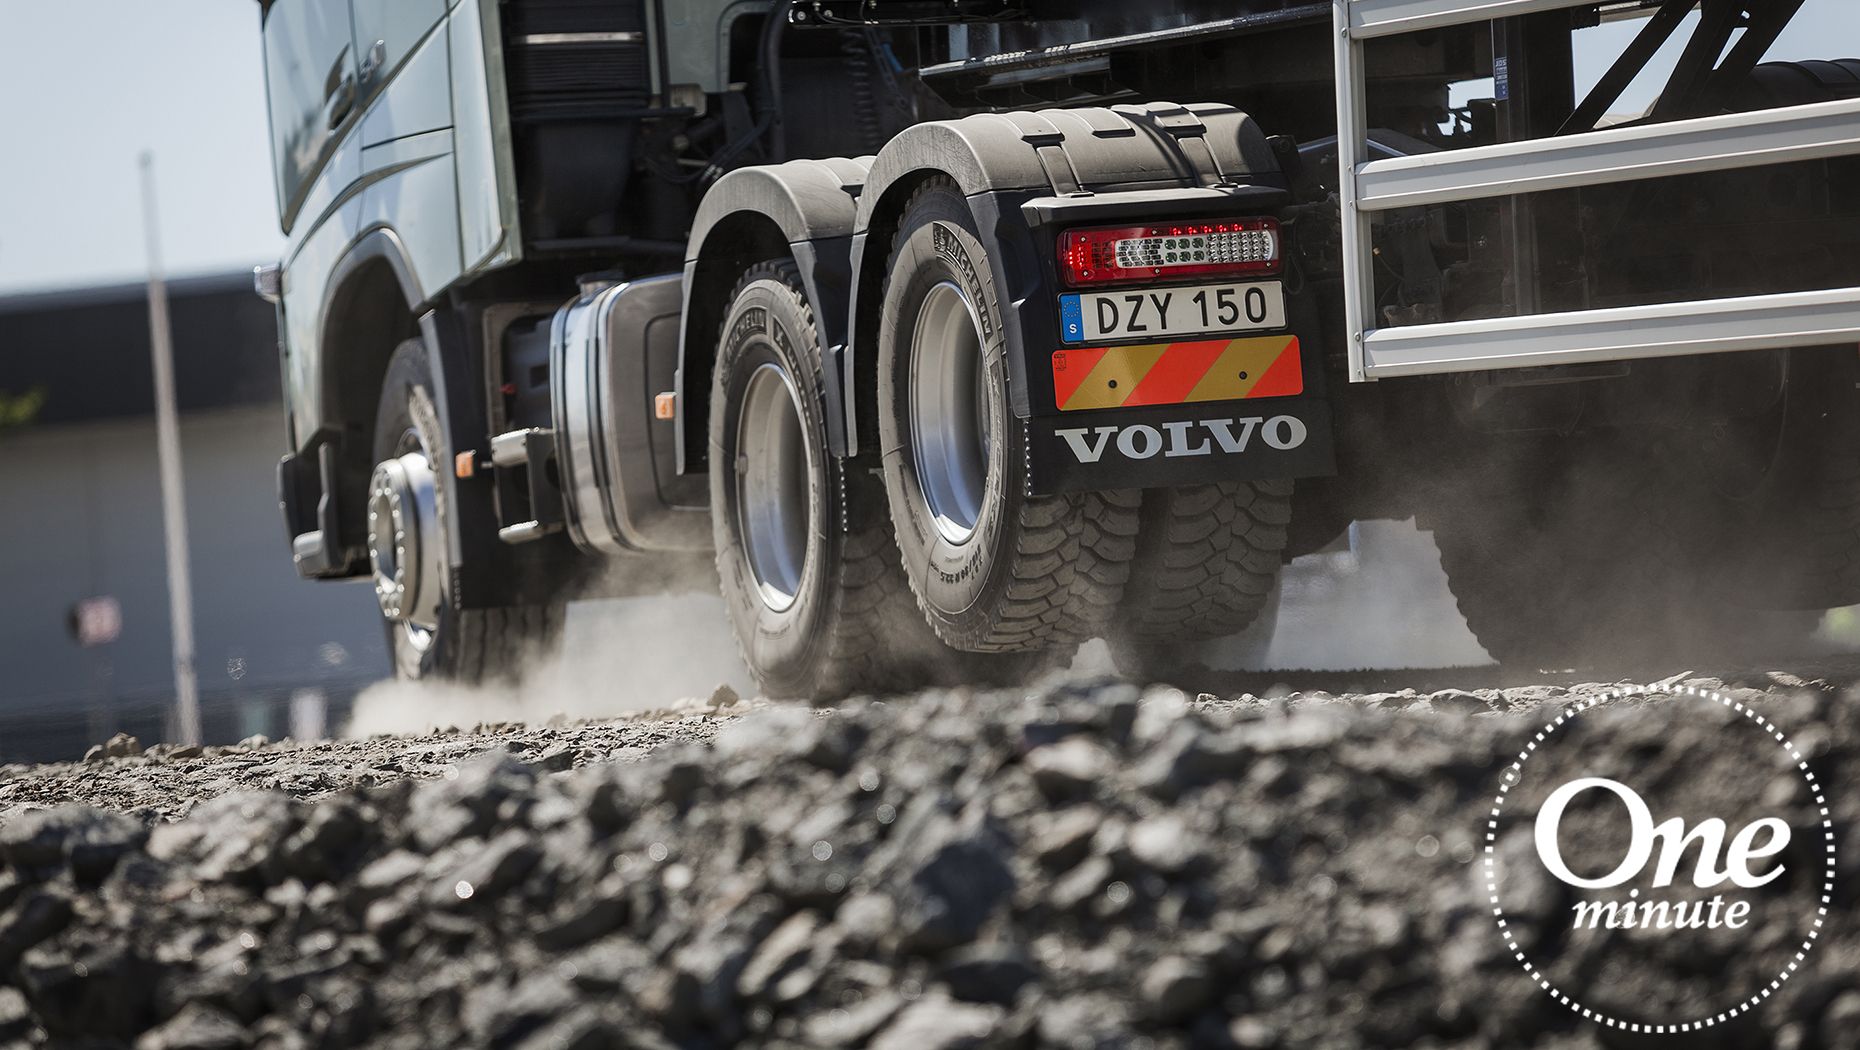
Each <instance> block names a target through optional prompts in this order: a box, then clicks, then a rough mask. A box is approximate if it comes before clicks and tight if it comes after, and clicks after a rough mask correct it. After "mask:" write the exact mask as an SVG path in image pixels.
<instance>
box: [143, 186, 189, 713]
mask: <svg viewBox="0 0 1860 1050" xmlns="http://www.w3.org/2000/svg"><path fill="white" fill-rule="evenodd" d="M142 223H143V230H144V235H145V237H146V239H147V244H148V256H149V352H150V354H151V356H152V357H153V358H154V362H155V448H156V457H157V459H158V461H159V462H160V465H161V525H162V538H163V540H164V541H165V545H166V547H167V553H168V623H169V633H170V634H171V635H172V636H173V638H174V710H175V724H176V726H177V727H178V729H179V732H180V738H181V739H180V742H181V743H183V744H198V743H200V697H199V694H198V690H197V688H196V683H195V679H194V589H193V584H192V578H191V577H190V576H189V575H188V571H189V569H188V557H187V498H186V490H185V489H184V488H183V487H182V481H181V427H180V423H179V421H178V420H177V419H176V415H175V401H174V333H173V332H172V331H171V330H170V328H169V325H168V286H167V284H166V283H164V281H163V280H162V273H161V238H160V234H159V229H158V227H159V226H160V223H159V221H158V219H157V212H156V206H155V157H154V155H153V154H151V153H149V152H147V151H144V152H143V154H142Z"/></svg>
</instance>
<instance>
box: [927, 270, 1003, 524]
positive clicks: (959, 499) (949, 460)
mask: <svg viewBox="0 0 1860 1050" xmlns="http://www.w3.org/2000/svg"><path fill="white" fill-rule="evenodd" d="M987 381H988V372H987V369H986V368H985V367H984V366H983V360H982V338H981V328H980V325H979V324H978V323H977V322H976V319H975V312H974V311H973V310H972V309H970V307H969V301H968V299H967V298H965V297H964V296H963V294H962V291H961V289H959V288H957V287H956V285H955V283H954V282H952V281H942V282H939V283H938V284H937V285H936V286H935V287H933V288H931V289H930V291H929V293H928V294H927V295H925V296H924V302H923V307H922V309H920V310H919V311H918V313H917V325H916V330H915V332H914V333H913V339H912V342H911V389H910V426H911V455H912V459H913V462H914V463H915V465H916V468H917V477H918V479H919V483H920V484H921V485H922V487H923V496H924V502H925V503H926V504H927V505H928V509H929V511H930V517H931V519H932V520H933V521H935V522H936V528H937V532H938V533H940V534H941V535H942V537H943V538H944V539H945V540H948V541H949V542H950V543H953V544H957V545H961V544H964V543H967V542H968V541H969V539H970V538H971V537H972V536H974V535H975V526H976V522H978V521H979V520H981V516H982V503H983V500H984V499H985V498H986V495H987V491H988V459H989V451H990V447H989V446H990V442H989V427H988V388H987Z"/></svg>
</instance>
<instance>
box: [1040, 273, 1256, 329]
mask: <svg viewBox="0 0 1860 1050" xmlns="http://www.w3.org/2000/svg"><path fill="white" fill-rule="evenodd" d="M1059 321H1060V338H1061V339H1062V340H1063V341H1065V342H1068V343H1083V342H1090V341H1094V340H1100V339H1156V338H1159V337H1169V336H1180V335H1209V334H1212V333H1215V332H1254V331H1265V330H1268V329H1273V328H1284V327H1285V289H1284V286H1283V285H1281V284H1280V283H1279V282H1278V281H1256V282H1249V283H1244V284H1191V285H1178V286H1174V287H1169V288H1124V289H1119V290H1117V291H1113V292H1072V293H1069V294H1066V295H1062V296H1060V297H1059Z"/></svg>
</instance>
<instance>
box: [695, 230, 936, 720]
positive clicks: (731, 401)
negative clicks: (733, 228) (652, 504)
mask: <svg viewBox="0 0 1860 1050" xmlns="http://www.w3.org/2000/svg"><path fill="white" fill-rule="evenodd" d="M819 341H820V340H819V334H818V330H817V329H816V327H815V323H814V314H813V308H812V307H811V306H810V305H809V303H808V301H807V294H806V291H805V289H804V287H803V286H802V284H801V278H800V274H799V272H798V271H797V270H796V268H795V265H794V263H792V262H789V261H787V260H780V261H772V262H765V263H760V264H758V265H756V266H754V267H752V268H750V269H749V270H748V271H747V272H746V273H744V274H743V276H742V278H741V280H740V281H738V282H737V285H736V288H735V290H734V291H733V292H731V295H730V305H729V308H728V310H727V312H726V314H725V317H724V321H723V326H722V329H721V332H720V334H719V336H718V343H717V364H716V369H715V371H714V372H713V373H712V381H711V402H710V403H711V408H712V410H711V414H710V446H711V463H712V464H713V467H712V469H711V472H710V493H711V507H712V508H713V512H712V514H711V529H712V533H713V536H714V537H715V542H716V551H717V575H718V577H719V579H720V580H721V584H722V592H723V600H724V605H725V607H726V608H727V609H728V611H729V617H730V625H731V627H732V628H733V629H734V633H735V635H736V640H737V647H738V649H739V651H740V652H741V653H742V656H743V662H744V663H745V664H747V665H748V667H749V670H750V671H751V673H753V674H754V675H755V677H756V681H757V682H758V683H760V685H761V686H762V689H763V690H764V691H765V692H766V693H767V694H768V695H771V696H777V697H810V698H814V699H821V700H832V699H838V698H840V697H843V696H846V695H849V694H851V693H856V692H893V691H898V690H903V689H908V688H920V687H921V686H923V685H924V684H925V683H926V681H945V680H952V679H955V678H960V677H962V676H963V668H962V667H961V664H962V662H963V661H964V659H965V658H966V656H967V654H961V653H956V652H953V651H951V650H949V649H948V648H946V647H944V646H943V645H942V644H941V643H939V642H938V641H937V639H936V637H935V636H934V635H933V634H931V632H930V630H929V628H928V626H927V625H925V624H924V622H923V619H922V617H920V616H918V615H917V614H916V611H915V610H914V609H913V608H912V603H911V600H910V597H909V587H908V584H907V583H906V582H905V579H904V573H903V570H902V569H901V568H900V567H899V564H898V556H897V546H896V544H895V543H894V542H893V541H892V535H891V522H890V520H889V519H888V518H887V517H886V514H885V509H884V489H883V486H882V484H881V482H880V481H879V478H878V465H877V462H876V458H875V457H871V456H867V457H860V458H853V459H841V458H836V457H834V456H833V455H831V454H830V453H829V452H828V449H827V427H826V418H825V414H824V412H823V409H822V405H823V403H824V402H823V401H822V398H821V376H820V360H821V354H820V345H819Z"/></svg>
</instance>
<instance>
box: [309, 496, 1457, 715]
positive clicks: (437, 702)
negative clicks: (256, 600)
mask: <svg viewBox="0 0 1860 1050" xmlns="http://www.w3.org/2000/svg"><path fill="white" fill-rule="evenodd" d="M1193 655H1194V656H1195V657H1197V658H1198V659H1199V661H1200V662H1202V663H1204V664H1205V665H1206V666H1207V667H1208V668H1210V669H1213V670H1222V671H1229V670H1233V671H1257V670H1286V671H1292V670H1319V671H1321V670H1353V669H1358V668H1372V667H1373V668H1387V669H1397V668H1440V667H1462V666H1478V665H1483V664H1487V663H1490V660H1489V659H1488V658H1487V656H1486V654H1485V651H1484V650H1483V649H1481V648H1480V647H1479V643H1478V642H1477V641H1475V640H1474V639H1473V636H1472V634H1471V632H1469V631H1468V630H1467V629H1466V624H1465V621H1464V620H1462V619H1461V618H1460V615H1459V613H1458V611H1457V610H1456V608H1455V607H1454V603H1453V596H1452V594H1451V593H1450V592H1449V591H1448V590H1447V582H1446V575H1445V574H1444V573H1443V572H1442V571H1441V568H1440V556H1439V553H1438V552H1437V550H1436V549H1435V547H1434V543H1433V539H1432V537H1431V535H1430V534H1428V533H1426V532H1422V531H1420V530H1418V529H1416V528H1415V527H1414V524H1413V523H1412V522H1393V521H1372V522H1360V523H1358V524H1357V525H1355V526H1353V527H1352V528H1351V530H1350V533H1349V535H1348V536H1347V537H1346V539H1345V541H1344V542H1342V543H1340V544H1339V545H1337V546H1336V547H1334V548H1333V549H1331V550H1327V551H1324V552H1321V553H1318V554H1313V555H1308V556H1306V557H1302V558H1299V559H1297V560H1295V561H1293V562H1292V563H1291V564H1290V565H1288V566H1286V568H1285V570H1284V573H1283V576H1282V577H1281V582H1280V590H1279V594H1278V595H1277V596H1276V597H1275V599H1274V602H1273V603H1272V604H1271V605H1269V607H1268V610H1267V612H1266V614H1265V615H1263V616H1262V619H1261V622H1260V623H1259V624H1257V625H1256V626H1255V627H1254V628H1252V629H1250V630H1248V631H1247V632H1245V633H1244V634H1242V635H1239V636H1236V637H1233V638H1226V639H1218V640H1215V641H1212V642H1209V643H1206V645H1205V646H1203V647H1202V648H1201V650H1200V651H1199V652H1198V653H1195V654H1193ZM1114 672H1115V665H1114V664H1113V663H1112V661H1111V657H1110V653H1109V650H1108V649H1107V648H1106V646H1105V645H1104V643H1103V642H1101V641H1093V642H1089V643H1087V644H1086V645H1085V646H1083V647H1081V648H1080V650H1079V651H1078V652H1077V653H1076V654H1074V655H1073V657H1072V658H1071V659H1070V660H1069V661H1066V662H1065V664H1064V665H1063V669H1062V670H1060V671H1058V672H1056V673H1057V674H1058V675H1059V676H1061V677H1094V676H1099V675H1105V674H1111V673H1114ZM1052 673H1053V672H1049V674H1052ZM926 684H928V683H926ZM723 685H727V686H729V687H730V688H731V689H734V690H736V691H737V692H738V693H740V694H741V695H743V696H753V695H755V693H756V689H755V683H754V680H753V679H752V678H751V677H750V674H749V671H748V669H747V668H746V667H744V666H743V663H742V659H741V657H740V656H739V655H738V654H737V649H736V643H735V640H734V639H733V638H732V637H731V634H730V628H729V623H728V619H727V616H726V614H725V610H724V608H723V603H722V600H721V599H720V598H718V597H716V596H715V595H714V594H712V593H709V592H708V591H703V592H687V593H681V594H670V595H654V596H650V597H642V598H623V599H597V600H591V601H583V602H576V603H573V604H571V605H570V606H569V611H568V621H567V625H566V628H565V630H564V636H563V638H562V644H561V646H560V648H559V649H558V650H557V651H556V652H554V653H552V654H550V655H548V656H544V657H539V658H537V659H535V660H533V661H532V662H531V663H530V665H529V666H528V667H526V668H525V669H524V671H523V673H522V674H521V675H520V676H519V678H518V680H517V681H515V682H505V683H498V684H489V685H482V686H467V685H460V684H455V683H447V682H437V681H435V682H398V681H386V682H380V683H377V684H376V685H373V686H370V687H369V688H368V689H366V690H364V691H363V692H362V694H361V695H360V696H358V697H357V698H356V701H355V707H354V711H353V713H352V714H351V716H350V719H349V722H348V724H347V726H346V727H345V730H344V735H347V736H351V737H357V736H369V735H372V734H375V733H416V732H425V731H430V730H434V729H439V728H444V727H448V726H458V727H469V726H473V725H477V724H480V723H492V722H524V723H532V724H534V723H540V722H545V721H548V720H549V719H551V718H556V717H565V718H568V719H593V718H607V717H614V716H618V715H623V714H627V713H629V712H633V711H639V710H645V709H650V708H665V707H669V706H672V705H675V704H676V703H678V702H679V701H680V700H684V699H692V698H706V697H709V696H710V695H711V694H712V693H713V692H715V691H716V690H717V688H718V687H719V686H723Z"/></svg>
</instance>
